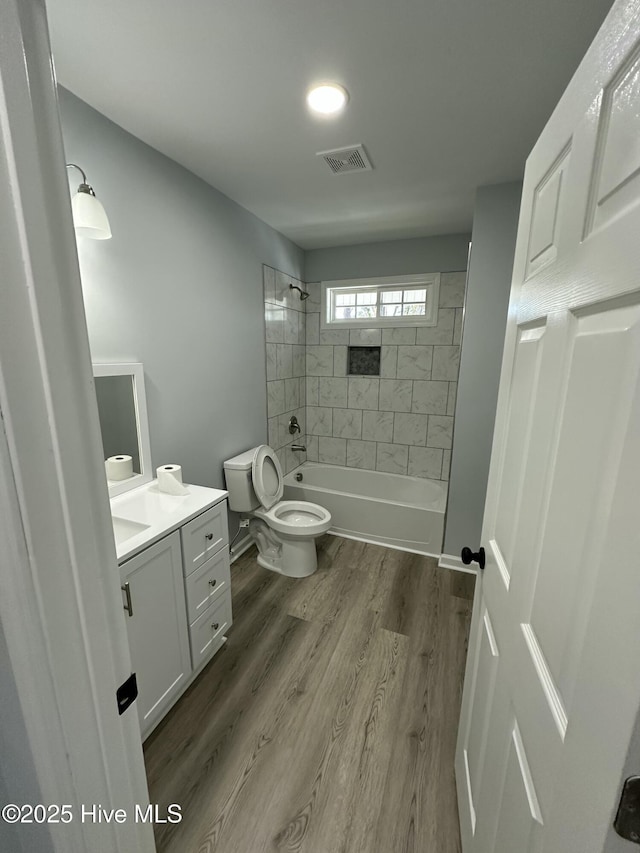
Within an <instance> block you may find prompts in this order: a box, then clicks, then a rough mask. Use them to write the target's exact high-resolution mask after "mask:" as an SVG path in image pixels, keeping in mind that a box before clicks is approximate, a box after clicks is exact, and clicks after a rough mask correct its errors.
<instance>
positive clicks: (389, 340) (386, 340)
mask: <svg viewBox="0 0 640 853" xmlns="http://www.w3.org/2000/svg"><path fill="white" fill-rule="evenodd" d="M382 343H383V344H405V345H406V346H413V344H415V343H416V330H415V328H413V329H383V330H382ZM418 343H419V341H418Z"/></svg>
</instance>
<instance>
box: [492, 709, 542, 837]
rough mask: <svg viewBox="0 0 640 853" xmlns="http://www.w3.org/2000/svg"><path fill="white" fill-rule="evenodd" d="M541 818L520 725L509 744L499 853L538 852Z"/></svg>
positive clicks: (501, 809)
mask: <svg viewBox="0 0 640 853" xmlns="http://www.w3.org/2000/svg"><path fill="white" fill-rule="evenodd" d="M541 826H542V815H541V813H540V805H539V803H538V795H537V793H536V789H535V785H534V783H533V779H532V777H531V770H530V768H529V762H528V760H527V755H526V752H525V748H524V744H523V743H522V737H521V735H520V730H519V729H518V725H517V723H515V722H514V723H513V728H512V729H511V737H510V738H509V741H508V753H507V766H506V773H505V779H504V793H503V796H502V803H501V807H500V816H499V818H498V827H497V832H496V840H495V844H494V849H495V851H496V853H515V851H518V853H534V851H535V850H536V849H539V842H540V840H541V834H540V832H539V831H538V829H539V827H541Z"/></svg>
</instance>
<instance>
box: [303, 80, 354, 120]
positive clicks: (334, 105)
mask: <svg viewBox="0 0 640 853" xmlns="http://www.w3.org/2000/svg"><path fill="white" fill-rule="evenodd" d="M348 100H349V93H348V92H347V90H346V89H345V88H344V87H343V86H339V85H338V84H337V83H321V84H320V85H319V86H314V87H313V88H312V89H309V91H308V92H307V104H308V105H309V109H312V110H313V111H314V113H321V114H322V115H333V114H334V113H338V112H340V110H341V109H343V107H344V105H345V104H346V103H347V101H348Z"/></svg>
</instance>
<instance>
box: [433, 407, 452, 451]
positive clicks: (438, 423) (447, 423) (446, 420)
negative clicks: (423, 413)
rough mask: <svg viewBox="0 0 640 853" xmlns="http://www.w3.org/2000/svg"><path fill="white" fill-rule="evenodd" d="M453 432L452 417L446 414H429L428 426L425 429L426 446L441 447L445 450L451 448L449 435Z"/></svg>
mask: <svg viewBox="0 0 640 853" xmlns="http://www.w3.org/2000/svg"><path fill="white" fill-rule="evenodd" d="M452 434H453V418H451V417H447V416H446V415H429V428H428V431H427V446H428V447H442V448H444V449H445V450H449V449H450V448H451V437H452Z"/></svg>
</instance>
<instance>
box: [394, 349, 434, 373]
mask: <svg viewBox="0 0 640 853" xmlns="http://www.w3.org/2000/svg"><path fill="white" fill-rule="evenodd" d="M432 358H433V347H428V346H414V347H406V346H399V347H398V371H397V375H398V379H431V360H432Z"/></svg>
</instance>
